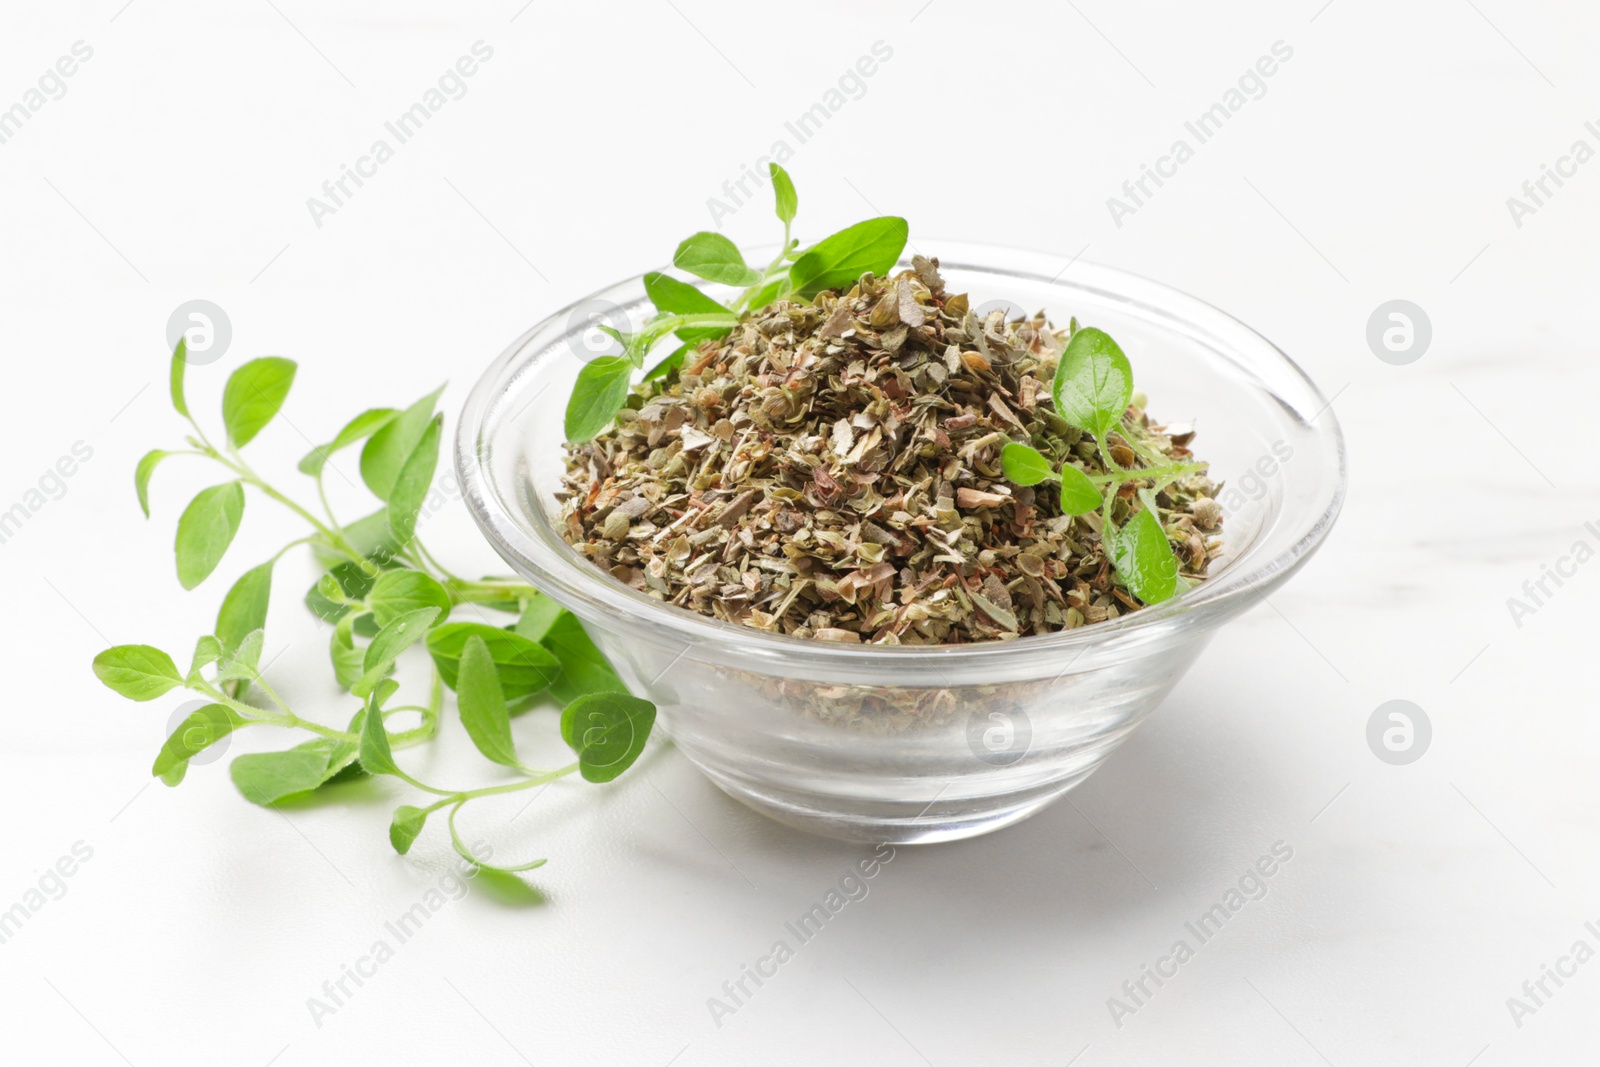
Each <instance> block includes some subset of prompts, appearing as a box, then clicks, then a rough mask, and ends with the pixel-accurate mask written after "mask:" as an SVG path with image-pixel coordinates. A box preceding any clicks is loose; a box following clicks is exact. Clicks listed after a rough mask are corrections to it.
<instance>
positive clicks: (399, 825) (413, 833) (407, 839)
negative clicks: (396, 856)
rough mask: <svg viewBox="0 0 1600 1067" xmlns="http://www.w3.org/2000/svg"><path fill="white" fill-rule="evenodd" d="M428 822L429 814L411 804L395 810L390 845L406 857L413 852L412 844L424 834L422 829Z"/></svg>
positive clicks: (391, 824) (390, 829)
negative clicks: (418, 836)
mask: <svg viewBox="0 0 1600 1067" xmlns="http://www.w3.org/2000/svg"><path fill="white" fill-rule="evenodd" d="M427 821H428V813H427V812H425V811H423V810H422V809H421V808H414V807H412V806H411V805H410V804H402V805H400V806H399V807H398V808H395V809H394V818H393V819H391V820H390V821H389V844H391V845H393V846H394V850H395V851H396V852H398V853H400V855H402V856H404V855H405V854H406V853H407V852H410V851H411V843H412V842H413V841H415V840H416V839H417V835H418V834H420V833H422V827H423V825H424V824H425V823H426V822H427Z"/></svg>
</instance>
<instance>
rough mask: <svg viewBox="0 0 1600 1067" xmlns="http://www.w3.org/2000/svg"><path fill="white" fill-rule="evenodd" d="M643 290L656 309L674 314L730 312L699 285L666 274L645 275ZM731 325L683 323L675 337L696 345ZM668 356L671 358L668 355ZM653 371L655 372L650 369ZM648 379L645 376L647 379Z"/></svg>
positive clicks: (722, 335) (721, 333) (725, 332)
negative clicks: (687, 324) (686, 324)
mask: <svg viewBox="0 0 1600 1067" xmlns="http://www.w3.org/2000/svg"><path fill="white" fill-rule="evenodd" d="M644 291H645V293H646V294H647V295H648V296H649V297H650V302H651V303H652V304H654V305H655V306H656V310H658V311H662V312H665V313H668V314H673V315H715V314H722V315H732V314H733V311H732V309H730V308H727V307H724V306H723V305H721V304H719V303H717V302H716V301H715V300H713V299H711V298H710V297H709V296H707V295H706V294H705V293H704V292H703V291H701V289H700V287H699V286H696V285H690V284H689V283H688V282H680V281H679V280H678V279H676V278H673V277H671V276H669V275H666V274H660V273H657V272H654V271H652V272H651V273H649V274H646V275H645V276H644ZM731 329H733V327H731V326H685V327H683V328H682V329H680V330H678V331H677V334H678V340H680V341H684V342H686V343H688V344H698V343H700V342H701V341H704V340H706V339H707V338H710V337H726V336H727V335H728V332H729V331H730V330H731ZM669 358H670V357H669ZM652 373H654V372H652ZM647 380H648V379H647Z"/></svg>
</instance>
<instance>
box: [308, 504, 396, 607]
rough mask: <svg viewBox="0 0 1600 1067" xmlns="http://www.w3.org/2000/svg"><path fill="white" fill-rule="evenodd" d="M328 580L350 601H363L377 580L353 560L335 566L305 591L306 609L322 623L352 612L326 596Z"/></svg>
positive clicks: (347, 605) (345, 605)
mask: <svg viewBox="0 0 1600 1067" xmlns="http://www.w3.org/2000/svg"><path fill="white" fill-rule="evenodd" d="M380 517H381V513H380ZM330 579H331V580H332V581H333V582H334V583H336V584H337V586H338V587H339V589H340V590H341V591H343V593H344V595H345V596H346V597H347V598H348V599H350V600H363V599H365V598H366V596H367V595H368V594H369V593H371V592H372V587H373V586H374V585H375V584H377V579H376V578H375V577H374V576H373V575H371V574H368V573H367V571H366V568H364V567H362V566H361V564H359V563H357V562H355V561H354V560H346V561H345V562H343V563H339V564H335V565H334V567H333V569H331V570H329V571H328V572H327V573H326V574H324V575H323V576H322V577H321V578H318V579H317V584H316V585H313V586H312V587H311V588H310V589H309V590H307V591H306V607H307V608H309V609H310V610H311V614H313V615H315V616H316V617H317V618H319V619H321V620H322V621H323V622H338V621H339V620H340V619H342V618H344V617H345V616H346V615H348V614H350V612H351V611H352V610H354V609H353V608H351V606H350V605H349V604H342V603H340V602H339V601H338V600H336V599H333V598H331V597H329V596H328V595H327V593H326V592H325V591H324V584H325V583H326V582H327V581H329V580H330ZM329 591H330V592H331V590H329Z"/></svg>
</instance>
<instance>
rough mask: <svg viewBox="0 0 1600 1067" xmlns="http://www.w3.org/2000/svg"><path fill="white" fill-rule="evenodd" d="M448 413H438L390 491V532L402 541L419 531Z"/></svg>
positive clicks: (407, 539)
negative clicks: (420, 513) (420, 519)
mask: <svg viewBox="0 0 1600 1067" xmlns="http://www.w3.org/2000/svg"><path fill="white" fill-rule="evenodd" d="M443 430H444V416H443V415H436V416H434V418H433V420H432V421H431V422H429V423H428V427H427V429H425V430H423V431H422V436H421V437H420V438H418V440H417V447H416V448H414V449H412V450H411V455H409V456H407V457H406V461H405V463H404V464H402V465H401V467H400V473H399V474H398V475H396V476H395V480H394V487H393V488H392V489H391V490H390V491H389V532H390V533H391V534H393V535H394V539H395V540H396V541H398V542H400V543H401V544H402V545H404V544H409V543H410V542H411V538H412V537H414V536H415V535H416V532H417V515H418V513H419V512H421V510H422V502H423V501H424V500H426V499H427V496H428V487H429V486H431V485H432V484H433V471H434V468H435V467H437V466H438V464H439V435H440V434H441V433H442V432H443Z"/></svg>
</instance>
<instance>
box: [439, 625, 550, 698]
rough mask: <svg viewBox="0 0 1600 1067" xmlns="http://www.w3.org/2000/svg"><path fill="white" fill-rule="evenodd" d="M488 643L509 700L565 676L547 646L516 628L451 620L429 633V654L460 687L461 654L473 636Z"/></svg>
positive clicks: (448, 680)
mask: <svg viewBox="0 0 1600 1067" xmlns="http://www.w3.org/2000/svg"><path fill="white" fill-rule="evenodd" d="M473 637H479V638H482V639H483V643H484V644H485V645H486V646H488V649H489V658H490V659H492V660H493V661H494V665H495V672H496V674H497V675H498V676H499V679H500V688H501V690H502V691H503V692H504V694H505V698H506V699H507V700H521V699H522V698H523V697H526V696H532V695H533V694H534V693H537V692H540V691H542V690H543V689H545V688H546V687H548V686H550V685H551V683H552V682H554V681H556V680H557V679H559V677H560V675H561V663H560V661H559V660H557V659H556V657H555V656H553V655H551V654H550V652H549V651H547V650H546V648H545V647H544V646H542V645H540V644H538V643H537V642H534V641H530V640H528V639H527V638H526V637H523V636H522V635H521V634H518V633H516V632H514V631H512V630H502V629H500V628H499V627H498V626H490V625H488V624H486V623H478V622H449V623H445V624H444V625H443V626H440V627H438V628H436V629H435V630H434V631H433V632H432V633H430V634H429V635H428V653H429V654H430V655H431V656H433V662H434V665H435V666H437V667H438V668H439V675H440V677H442V678H443V679H444V684H445V685H448V686H449V687H450V688H451V689H455V688H457V682H458V680H459V679H458V677H457V676H458V673H459V671H460V666H461V655H462V653H463V652H464V651H465V649H466V646H467V641H468V640H469V639H470V638H473Z"/></svg>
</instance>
